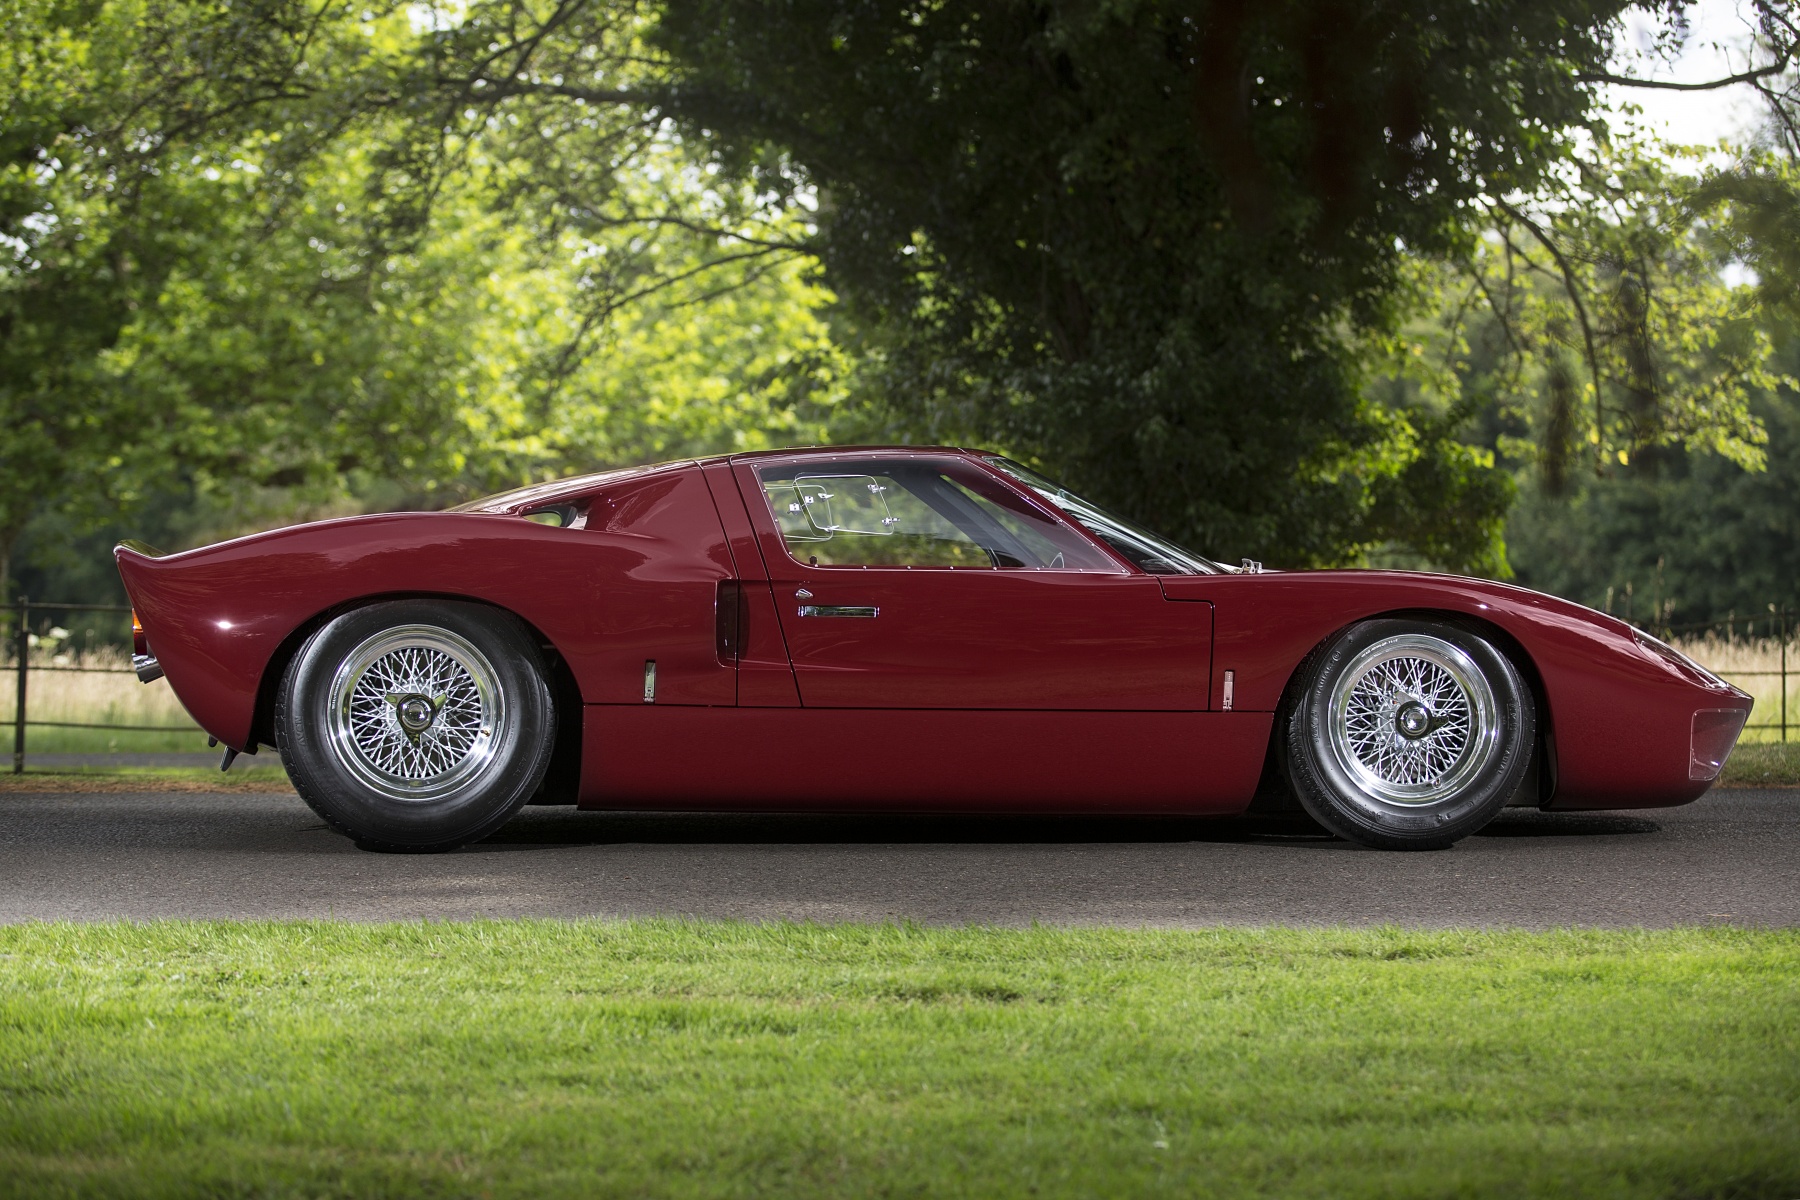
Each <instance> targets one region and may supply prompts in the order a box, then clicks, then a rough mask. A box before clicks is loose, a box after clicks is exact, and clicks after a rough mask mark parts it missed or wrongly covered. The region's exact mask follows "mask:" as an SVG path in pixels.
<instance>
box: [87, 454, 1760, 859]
mask: <svg viewBox="0 0 1800 1200" xmlns="http://www.w3.org/2000/svg"><path fill="white" fill-rule="evenodd" d="M117 554H118V560H119V569H120V571H121V573H122V574H123V576H124V580H125V586H126V588H127V590H128V591H129V592H130V595H131V600H132V603H133V605H134V607H135V609H136V614H137V618H138V620H139V624H140V629H141V633H140V635H139V636H140V643H141V644H140V645H139V646H138V647H137V654H138V660H137V661H138V665H139V669H140V675H142V676H145V677H147V678H155V677H157V675H158V674H159V673H166V674H167V677H168V680H169V683H170V685H171V686H172V687H173V688H174V689H175V693H176V695H177V696H179V697H180V699H181V701H182V703H183V704H185V705H186V706H187V709H188V711H189V712H190V713H192V714H193V716H194V719H195V720H196V721H198V722H199V723H200V725H201V726H202V727H203V728H205V729H206V730H207V731H208V732H209V733H211V734H212V735H213V736H214V737H215V738H217V739H218V740H219V741H221V742H223V743H224V744H225V746H226V747H227V750H226V756H227V761H229V758H230V756H231V755H232V753H234V752H246V753H255V752H256V751H257V749H258V748H259V747H262V746H273V747H276V748H277V749H278V751H279V752H280V755H281V759H282V762H283V764H284V765H285V766H286V768H287V770H288V774H289V775H290V776H291V778H292V779H293V781H294V786H295V787H296V788H297V789H298V790H299V792H300V795H301V796H302V797H304V798H305V799H306V801H307V803H308V804H310V805H312V807H313V808H314V809H316V810H317V811H318V813H319V814H320V815H321V816H322V817H324V818H325V820H326V821H327V822H329V823H330V824H331V825H332V827H333V828H335V829H338V830H340V831H342V832H343V833H345V834H348V835H349V836H351V837H353V838H355V839H357V841H358V842H359V843H360V844H362V845H365V846H367V847H370V848H379V849H390V850H445V849H450V848H452V847H455V846H459V845H462V844H464V843H466V842H469V841H472V840H475V839H478V838H481V837H484V836H486V835H488V834H490V833H492V832H493V831H494V830H495V829H497V828H498V827H499V826H500V825H501V824H502V823H504V822H505V821H506V820H507V819H508V818H509V817H511V816H512V814H513V813H515V812H516V811H517V810H518V809H519V807H520V806H521V805H524V804H527V803H533V802H536V803H576V804H579V805H581V806H582V807H585V808H630V809H712V810H717V809H767V810H788V811H793V810H809V809H811V810H818V809H839V810H857V811H876V810H887V811H894V810H909V811H938V812H971V811H986V812H1001V811H1006V812H1027V811H1029V812H1089V813H1185V814H1196V815H1204V814H1213V815H1229V814H1237V813H1242V812H1245V811H1246V810H1247V809H1249V808H1250V807H1251V805H1252V803H1253V802H1255V803H1256V804H1257V805H1259V806H1260V805H1270V806H1275V807H1279V806H1281V805H1283V804H1288V805H1291V804H1292V803H1293V802H1295V801H1297V802H1298V804H1299V805H1301V806H1303V807H1304V808H1305V810H1306V812H1308V813H1310V814H1311V815H1312V816H1313V817H1314V818H1315V819H1316V820H1317V821H1319V822H1320V823H1321V824H1323V825H1324V826H1325V827H1326V828H1328V829H1330V830H1333V831H1335V832H1336V833H1338V834H1340V835H1342V836H1344V837H1347V838H1351V839H1354V840H1356V841H1359V842H1363V843H1365V844H1368V845H1371V846H1379V847H1387V848H1393V849H1412V848H1426V847H1438V846H1444V845H1447V844H1449V843H1451V842H1453V841H1455V840H1456V839H1458V838H1461V837H1463V836H1465V835H1467V834H1470V833H1472V832H1474V831H1475V830H1477V829H1479V828H1481V826H1482V825H1483V824H1485V823H1486V822H1487V821H1488V820H1489V819H1490V818H1492V817H1493V816H1494V814H1495V813H1496V812H1498V811H1499V810H1500V809H1501V808H1503V807H1506V806H1507V805H1532V806H1537V807H1544V808H1551V809H1583V808H1651V807H1657V806H1663V805H1674V804H1685V803H1687V802H1688V801H1690V800H1693V799H1695V798H1696V797H1698V796H1699V795H1700V794H1701V793H1703V792H1704V791H1706V789H1707V788H1708V787H1709V786H1710V785H1711V783H1712V782H1713V780H1714V779H1715V778H1716V777H1717V776H1718V773H1719V770H1720V767H1721V765H1722V764H1723V763H1724V761H1725V758H1726V756H1727V755H1728V754H1729V753H1730V752H1731V748H1732V746H1733V744H1734V743H1735V741H1736V739H1737V736H1738V733H1739V732H1740V731H1741V729H1742V728H1743V725H1744V722H1745V720H1746V718H1747V717H1748V715H1749V711H1750V703H1751V702H1750V698H1749V697H1748V696H1746V695H1745V694H1744V693H1743V692H1740V691H1738V690H1737V689H1735V688H1733V687H1731V686H1730V685H1728V684H1726V683H1724V682H1723V681H1721V680H1720V679H1718V678H1717V677H1715V676H1714V675H1712V674H1710V673H1709V672H1707V671H1706V670H1704V669H1703V668H1701V667H1700V666H1698V665H1696V664H1695V663H1693V662H1692V661H1690V660H1689V659H1687V658H1686V657H1685V656H1683V655H1682V654H1680V653H1678V652H1677V651H1675V650H1673V649H1671V648H1670V647H1668V646H1666V645H1664V644H1663V643H1662V642H1659V641H1657V640H1656V639H1655V638H1652V637H1650V636H1648V635H1646V634H1644V633H1641V632H1639V631H1637V630H1635V629H1633V628H1632V627H1631V626H1629V625H1626V624H1625V623H1623V622H1621V621H1617V620H1614V619H1613V618H1611V617H1608V616H1604V615H1602V614H1600V613H1597V612H1594V611H1592V610H1590V609H1586V608H1582V607H1580V606H1579V605H1575V604H1571V603H1568V602H1567V601H1563V600H1559V599H1556V598H1555V597H1552V596H1545V595H1540V594H1538V593H1536V592H1531V591H1526V590H1524V589H1521V588H1517V587H1510V586H1507V585H1505V584H1498V583H1490V582H1487V581H1484V580H1477V579H1465V578H1459V577H1456V576H1450V575H1428V574H1410V573H1402V572H1392V571H1263V570H1262V569H1261V568H1260V567H1259V566H1257V565H1256V564H1255V563H1250V562H1245V563H1244V564H1243V565H1242V566H1236V567H1234V566H1226V565H1222V564H1220V563H1216V562H1213V561H1210V560H1209V559H1206V558H1203V557H1201V556H1199V555H1197V554H1194V553H1191V552H1189V551H1187V550H1184V549H1182V548H1181V547H1179V546H1176V545H1173V544H1172V543H1170V542H1168V541H1166V540H1165V539H1163V538H1160V537H1157V536H1155V535H1153V534H1150V533H1147V532H1145V531H1144V530H1142V529H1138V528H1136V527H1134V526H1133V525H1131V524H1129V523H1128V522H1126V521H1123V520H1120V519H1119V518H1117V517H1115V516H1112V515H1110V514H1109V513H1107V512H1105V511H1103V510H1102V509H1100V508H1097V507H1095V506H1094V505H1092V504H1089V503H1087V502H1086V501H1084V500H1082V499H1081V498H1079V497H1077V496H1075V495H1072V494H1071V493H1069V492H1068V491H1067V490H1065V489H1063V488H1061V487H1058V486H1057V485H1056V484H1054V483H1051V482H1050V481H1048V480H1046V479H1044V478H1042V477H1041V476H1039V475H1037V474H1035V473H1033V472H1032V471H1030V470H1028V469H1026V468H1024V467H1022V466H1020V465H1018V464H1016V463H1013V462H1010V461H1008V460H1006V459H1004V458H1000V457H998V456H995V455H991V454H985V453H981V452H977V451H970V450H958V449H935V448H932V449H922V448H917V447H888V448H872V449H842V448H839V449H812V450H791V451H779V452H770V453H760V454H742V455H733V456H731V457H725V458H714V459H707V460H703V461H685V462H675V463H664V464H661V465H658V466H649V467H639V468H633V469H630V470H622V471H609V472H605V473H603V474H598V475H589V476H584V477H581V478H576V479H567V480H562V481H560V482H556V483H547V484H543V485H540V486H536V487H529V488H524V489H521V490H519V491H514V492H507V493H504V494H502V495H498V496H492V497H489V498H488V499H485V500H478V501H475V502H473V503H471V504H465V505H463V506H462V507H460V508H457V509H453V510H451V511H449V512H439V513H395V514H390V515H384V516H364V517H350V518H345V519H342V520H333V521H322V522H318V523H316V524H310V525H300V526H295V527H293V528H288V529H278V530H274V531H272V532H269V533H263V534H257V535H255V536H252V537H245V538H239V539H237V540H235V541H230V542H225V543H222V544H219V545H215V546H207V547H204V548H202V549H198V550H191V551H187V552H185V553H181V554H169V555H159V554H157V553H156V552H154V551H152V550H150V549H148V548H147V547H144V546H142V545H139V544H135V543H127V544H125V545H122V546H120V547H119V549H118V552H117Z"/></svg>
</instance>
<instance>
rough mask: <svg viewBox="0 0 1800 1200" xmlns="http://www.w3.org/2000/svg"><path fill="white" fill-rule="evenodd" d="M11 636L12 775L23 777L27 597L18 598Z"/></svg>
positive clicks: (28, 660)
mask: <svg viewBox="0 0 1800 1200" xmlns="http://www.w3.org/2000/svg"><path fill="white" fill-rule="evenodd" d="M13 636H14V637H15V638H17V639H18V657H19V663H18V674H19V691H18V695H17V697H16V700H15V706H14V708H13V769H12V773H13V774H14V775H23V774H24V773H25V675H26V672H27V671H28V670H29V669H30V664H31V600H30V598H29V597H27V596H20V597H19V628H18V630H17V631H16V632H15V633H14V635H13Z"/></svg>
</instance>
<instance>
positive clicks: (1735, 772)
mask: <svg viewBox="0 0 1800 1200" xmlns="http://www.w3.org/2000/svg"><path fill="white" fill-rule="evenodd" d="M1719 782H1720V783H1722V784H1725V785H1726V786H1728V787H1730V786H1734V785H1735V786H1739V787H1758V786H1760V787H1773V786H1781V787H1792V786H1794V785H1795V784H1800V740H1796V741H1792V742H1739V743H1738V747H1737V749H1736V750H1733V751H1732V752H1731V757H1730V758H1728V759H1726V760H1725V770H1724V771H1723V772H1722V773H1721V774H1720V777H1719Z"/></svg>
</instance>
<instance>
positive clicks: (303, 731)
mask: <svg viewBox="0 0 1800 1200" xmlns="http://www.w3.org/2000/svg"><path fill="white" fill-rule="evenodd" d="M275 738H276V744H277V746H278V747H279V748H280V750H281V759H282V762H283V764H285V765H286V767H287V770H288V775H289V777H290V778H292V779H293V781H294V787H295V788H296V789H297V790H298V791H299V793H300V796H301V798H302V799H304V800H305V801H306V802H307V803H308V804H309V805H311V806H312V808H313V810H314V811H315V812H317V813H318V814H319V815H320V816H321V817H323V818H325V820H326V822H327V823H328V824H330V825H331V826H332V828H334V829H336V830H338V831H339V832H341V833H345V834H348V835H349V836H351V837H353V838H355V839H356V841H357V843H358V844H359V845H362V846H364V847H366V848H369V849H377V850H401V851H431V850H450V849H454V848H455V847H457V846H461V845H464V844H465V843H468V842H472V841H476V840H478V839H480V838H483V837H486V836H487V835H488V834H490V833H492V832H493V831H494V830H496V829H498V828H499V827H500V826H501V825H503V824H504V823H505V822H506V821H507V820H508V818H510V817H511V816H512V815H513V814H514V813H515V812H517V811H518V809H519V807H520V806H521V805H523V804H524V803H525V801H526V800H527V799H529V798H530V796H531V795H532V793H533V792H535V791H536V790H537V788H538V784H539V783H540V782H541V781H542V779H543V777H544V771H545V769H546V768H547V767H548V766H549V764H550V754H551V750H552V748H553V746H554V744H555V742H556V708H555V704H554V702H553V700H552V698H551V694H550V689H549V686H548V685H547V683H546V682H545V672H544V665H543V660H542V657H541V655H540V654H539V653H538V648H537V645H536V643H535V641H534V640H533V638H532V637H531V635H530V634H529V632H528V631H527V630H526V629H525V627H524V626H523V625H522V624H521V623H520V622H519V621H518V620H517V619H516V618H514V617H512V616H511V615H510V614H507V613H503V612H500V611H498V610H496V609H491V608H487V607H485V606H483V605H478V604H468V603H461V602H456V601H443V600H399V601H391V602H387V603H382V604H372V605H370V606H368V607H366V608H359V609H356V610H354V611H351V612H347V613H344V614H343V615H341V616H339V617H336V618H334V619H333V620H331V621H330V622H328V623H327V624H326V625H325V626H324V627H323V628H321V629H320V630H319V631H318V632H317V633H315V634H313V636H312V637H311V638H310V639H308V640H307V642H306V644H305V645H304V646H302V647H301V649H300V652H299V653H298V654H297V655H295V656H294V660H293V663H292V664H291V665H290V666H289V668H288V671H287V675H286V677H285V678H284V680H283V682H282V687H281V692H280V695H279V697H278V698H277V702H276V711H275Z"/></svg>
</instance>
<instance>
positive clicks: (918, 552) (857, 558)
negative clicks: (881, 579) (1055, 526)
mask: <svg viewBox="0 0 1800 1200" xmlns="http://www.w3.org/2000/svg"><path fill="white" fill-rule="evenodd" d="M857 465H860V464H857ZM763 492H764V494H766V495H767V496H768V498H769V507H770V509H772V510H773V511H774V513H775V521H776V523H777V524H778V525H780V526H781V537H782V540H783V541H785V542H786V543H787V547H788V553H790V554H792V555H793V556H794V557H795V558H797V559H799V560H800V561H801V562H804V563H811V564H813V565H815V566H821V567H852V566H868V567H874V566H882V567H992V566H993V565H994V564H993V562H992V560H991V559H990V558H989V556H988V554H987V552H986V551H985V550H984V549H983V548H982V546H981V544H980V543H978V542H977V541H976V540H975V539H974V538H972V537H970V536H969V535H968V534H966V533H964V532H963V531H962V530H960V529H958V528H957V527H956V526H955V525H953V524H951V523H950V522H949V521H947V520H945V519H944V518H943V517H942V516H940V515H938V514H937V513H936V512H934V511H932V509H931V507H930V506H929V505H927V504H925V503H924V502H923V501H921V500H920V499H919V497H918V496H916V495H915V494H913V493H912V492H911V491H909V490H907V489H906V488H905V487H903V486H901V484H900V483H899V482H897V481H896V480H895V479H894V478H893V477H892V476H891V475H881V474H874V475H871V474H850V473H848V472H844V473H838V472H831V471H827V470H821V469H818V468H814V469H810V470H803V471H800V472H798V473H796V474H793V475H790V476H787V477H786V478H778V479H774V480H771V479H770V478H769V477H768V475H767V474H766V473H765V475H764V477H763Z"/></svg>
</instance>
